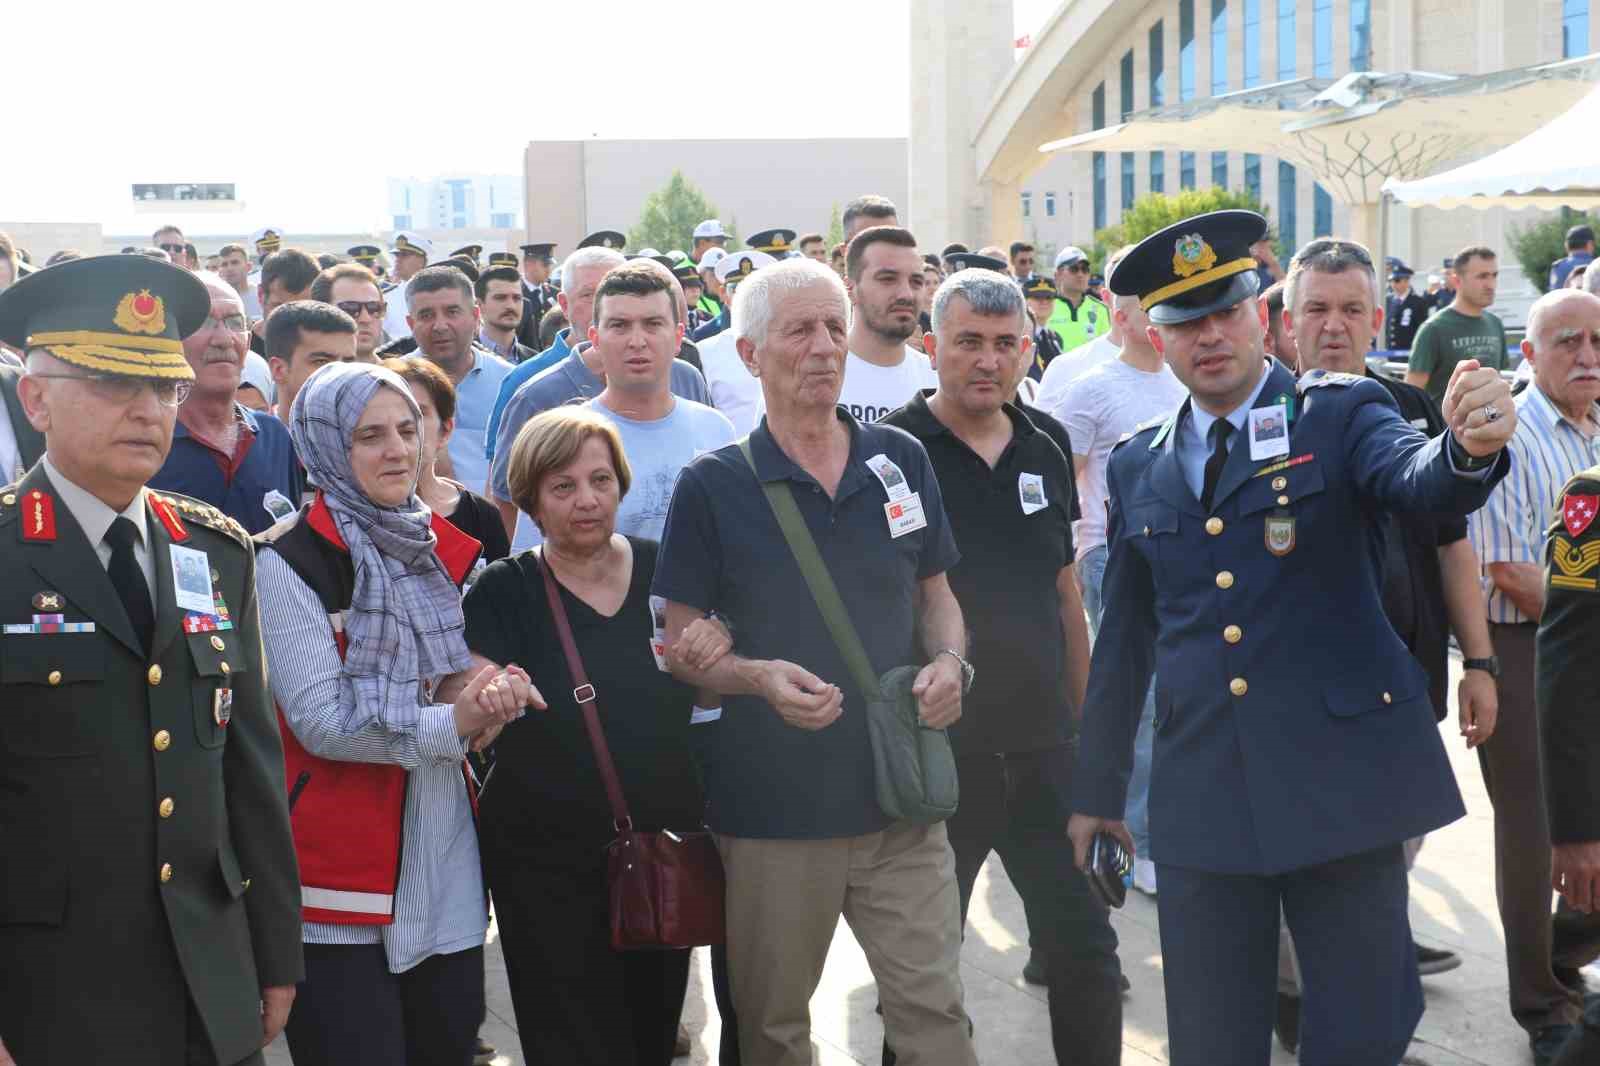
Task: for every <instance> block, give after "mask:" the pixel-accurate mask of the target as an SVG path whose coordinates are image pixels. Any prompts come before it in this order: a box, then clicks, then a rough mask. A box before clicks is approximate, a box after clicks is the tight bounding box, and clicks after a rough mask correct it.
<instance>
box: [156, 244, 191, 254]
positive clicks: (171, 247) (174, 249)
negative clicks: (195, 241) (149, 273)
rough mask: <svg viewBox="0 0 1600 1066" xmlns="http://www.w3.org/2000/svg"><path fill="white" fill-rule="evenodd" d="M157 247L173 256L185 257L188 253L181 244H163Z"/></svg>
mask: <svg viewBox="0 0 1600 1066" xmlns="http://www.w3.org/2000/svg"><path fill="white" fill-rule="evenodd" d="M157 247H159V248H160V249H161V250H162V251H163V252H171V253H172V254H173V255H184V254H185V253H187V252H188V249H187V248H185V247H184V246H183V245H181V244H162V245H157Z"/></svg>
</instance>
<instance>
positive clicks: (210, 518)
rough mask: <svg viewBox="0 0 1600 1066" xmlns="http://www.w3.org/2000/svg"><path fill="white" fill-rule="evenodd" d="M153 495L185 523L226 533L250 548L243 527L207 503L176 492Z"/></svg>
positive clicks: (247, 533) (248, 536) (247, 534)
mask: <svg viewBox="0 0 1600 1066" xmlns="http://www.w3.org/2000/svg"><path fill="white" fill-rule="evenodd" d="M153 495H154V496H155V498H156V499H157V500H159V501H160V502H162V503H164V504H166V505H167V506H168V507H173V508H176V509H177V511H178V514H180V515H181V516H183V519H184V520H185V521H187V522H193V523H194V524H195V525H197V526H204V527H205V528H207V529H213V530H216V531H217V532H218V533H226V534H227V535H228V536H230V537H232V538H233V539H234V540H236V541H238V542H239V544H240V546H241V547H244V548H248V547H249V546H250V534H249V532H248V531H246V529H245V528H244V526H242V525H240V524H239V523H238V522H237V521H236V520H235V519H233V518H232V517H230V516H228V515H225V514H223V513H222V512H221V511H219V510H217V509H216V508H215V507H213V506H211V505H210V504H209V503H205V502H203V501H201V500H197V499H195V498H193V497H192V496H184V495H182V494H181V493H176V492H160V493H154V494H153Z"/></svg>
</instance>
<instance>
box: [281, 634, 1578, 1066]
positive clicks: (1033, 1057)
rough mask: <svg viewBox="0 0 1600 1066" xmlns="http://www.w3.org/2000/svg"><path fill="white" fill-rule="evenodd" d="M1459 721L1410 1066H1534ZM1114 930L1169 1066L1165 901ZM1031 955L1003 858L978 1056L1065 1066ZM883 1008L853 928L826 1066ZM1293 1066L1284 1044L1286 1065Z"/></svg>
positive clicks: (1143, 1052) (704, 1008)
mask: <svg viewBox="0 0 1600 1066" xmlns="http://www.w3.org/2000/svg"><path fill="white" fill-rule="evenodd" d="M1452 669H1453V670H1454V669H1455V666H1454V664H1453V665H1452ZM1452 691H1454V685H1452ZM1452 723H1453V719H1452V720H1447V721H1446V723H1445V724H1444V726H1442V727H1441V730H1442V733H1443V735H1444V738H1445V743H1446V745H1447V746H1448V748H1449V751H1450V757H1451V762H1452V764H1453V765H1454V767H1455V771H1456V779H1457V781H1458V782H1459V783H1460V786H1461V791H1462V794H1463V795H1464V796H1465V798H1466V803H1467V817H1465V818H1463V819H1461V820H1460V821H1458V822H1456V823H1455V824H1454V825H1451V826H1449V827H1448V828H1446V829H1444V830H1442V831H1441V832H1439V833H1436V834H1434V835H1433V836H1430V837H1429V838H1428V842H1427V845H1426V846H1425V847H1424V848H1423V849H1422V854H1421V855H1420V857H1419V858H1418V861H1417V866H1416V869H1415V870H1414V871H1413V874H1412V878H1411V889H1412V895H1411V920H1412V925H1413V929H1414V930H1415V933H1416V937H1417V939H1418V940H1419V941H1421V942H1422V943H1424V944H1427V945H1430V946H1433V947H1441V948H1448V949H1450V950H1452V951H1455V952H1458V953H1460V955H1461V958H1462V965H1461V967H1460V968H1459V969H1457V970H1455V971H1453V972H1450V973H1447V974H1441V975H1438V976H1435V977H1428V978H1424V979H1423V987H1424V989H1425V990H1426V993H1427V1013H1426V1014H1425V1015H1424V1016H1423V1019H1422V1024H1421V1025H1420V1026H1419V1027H1418V1029H1417V1035H1416V1039H1415V1041H1414V1042H1413V1044H1412V1047H1411V1050H1410V1053H1409V1056H1408V1058H1407V1060H1406V1061H1407V1062H1408V1063H1413V1064H1416V1066H1523V1064H1526V1063H1531V1062H1532V1058H1531V1056H1530V1054H1529V1052H1528V1045H1527V1040H1526V1038H1525V1037H1524V1035H1523V1033H1522V1030H1521V1029H1520V1028H1518V1027H1517V1026H1516V1024H1515V1023H1513V1022H1512V1020H1511V1015H1510V1012H1509V1010H1508V1007H1507V1004H1506V976H1505V955H1504V950H1505V946H1504V941H1503V940H1502V938H1501V932H1500V920H1499V917H1498V915H1497V913H1496V910H1495V898H1494V850H1493V843H1494V822H1493V816H1492V811H1491V809H1490V806H1489V800H1488V797H1487V796H1486V795H1485V794H1484V790H1483V779H1482V777H1481V776H1480V774H1479V771H1478V760H1477V756H1476V755H1474V754H1472V753H1470V752H1468V751H1466V750H1465V748H1464V746H1463V744H1462V742H1461V740H1460V738H1459V737H1458V736H1457V735H1456V732H1455V728H1454V726H1453V724H1452ZM1114 923H1115V925H1116V929H1117V935H1118V937H1119V938H1120V939H1121V942H1122V947H1121V951H1120V954H1121V957H1122V964H1123V968H1124V970H1125V971H1126V973H1127V974H1128V977H1129V979H1130V980H1131V981H1132V983H1133V991H1132V994H1131V995H1130V996H1128V997H1127V998H1126V1000H1125V1002H1124V1011H1125V1014H1124V1029H1123V1032H1124V1045H1125V1047H1124V1054H1123V1062H1124V1063H1125V1064H1127V1066H1147V1064H1152V1063H1165V1062H1167V1061H1168V1057H1167V1046H1166V997H1165V995H1164V994H1163V991H1162V983H1161V951H1160V944H1159V938H1158V931H1157V919H1156V905H1155V902H1154V901H1153V900H1151V899H1148V898H1146V897H1144V896H1142V895H1139V894H1138V893H1130V894H1129V900H1128V904H1127V906H1126V907H1124V908H1123V909H1122V910H1121V911H1119V912H1118V913H1117V914H1116V915H1115V918H1114ZM491 932H492V931H491ZM1027 954H1028V949H1027V924H1026V922H1025V921H1024V918H1023V912H1022V902H1021V900H1020V899H1019V898H1018V896H1017V894H1016V891H1015V890H1014V889H1013V888H1012V886H1011V882H1010V881H1009V879H1007V877H1006V874H1005V869H1004V867H1003V866H1002V865H1001V864H1000V862H999V860H998V859H991V860H990V862H989V865H988V866H987V867H986V868H985V870H984V873H983V875H982V876H981V878H980V879H979V881H978V885H977V889H976V891H975V894H974V896H973V901H972V908H971V914H970V919H969V925H968V929H967V939H966V945H965V948H964V949H963V951H962V972H963V978H964V980H965V983H966V993H967V1008H968V1011H969V1012H970V1013H971V1014H972V1016H973V1019H974V1020H975V1022H976V1025H977V1036H976V1039H977V1042H978V1056H979V1058H980V1060H982V1061H983V1062H985V1063H998V1064H1006V1066H1035V1064H1037V1066H1048V1064H1050V1063H1051V1062H1053V1061H1054V1057H1053V1054H1052V1051H1051V1047H1050V1031H1049V1017H1048V1013H1047V1010H1046V1006H1045V994H1044V990H1043V989H1039V988H1034V987H1031V986H1029V985H1027V984H1024V983H1023V981H1022V977H1021V973H1022V966H1023V963H1024V962H1026V961H1027ZM1589 977H1590V981H1591V983H1593V984H1597V985H1600V970H1597V969H1593V968H1592V969H1591V970H1590V972H1589ZM488 997H489V1011H490V1018H489V1024H488V1025H487V1027H486V1028H485V1029H484V1035H485V1036H486V1037H487V1038H488V1039H489V1041H490V1042H491V1043H493V1044H494V1045H495V1046H496V1047H497V1048H498V1049H499V1050H500V1054H499V1056H498V1057H497V1058H496V1059H495V1060H494V1061H495V1066H524V1059H523V1057H522V1054H521V1050H520V1048H519V1046H518V1042H517V1036H516V1028H517V1023H516V1017H515V1015H514V1014H513V1012H512V1010H511V1001H510V997H509V995H508V994H507V991H506V983H505V966H504V963H503V961H502V958H501V955H500V951H499V945H498V943H491V945H490V949H489V953H488ZM875 1003H876V994H875V992H874V989H873V982H872V975H871V972H870V971H869V969H868V967H867V963H866V958H865V956H864V955H863V954H862V953H861V949H860V948H859V947H858V946H857V945H856V942H855V938H854V937H853V936H852V935H851V934H850V931H849V929H848V928H846V927H845V926H844V924H843V923H841V924H840V926H839V929H838V931H837V933H836V934H835V936H834V942H833V950H832V952H831V953H830V955H829V957H828V965H827V968H826V969H825V970H824V972H823V975H822V982H821V984H820V986H819V987H818V989H817V993H816V996H815V997H814V998H813V999H812V1001H811V1009H812V1040H813V1044H814V1046H815V1048H816V1063H817V1066H847V1064H862V1066H866V1064H875V1063H877V1062H878V1061H879V1059H878V1056H879V1046H880V1041H881V1040H882V1037H883V1026H882V1022H881V1020H880V1019H879V1018H878V1016H877V1015H876V1014H875V1013H874V1012H873V1007H874V1005H875ZM684 1021H685V1023H686V1025H687V1026H688V1030H689V1032H690V1034H691V1035H692V1036H693V1038H694V1050H693V1053H692V1055H691V1057H690V1058H689V1059H687V1060H684V1059H680V1060H678V1061H679V1062H689V1063H691V1064H693V1066H700V1064H705V1063H715V1062H716V1050H717V1042H718V1037H719V1033H720V1030H721V1026H720V1024H719V1022H718V1020H717V1011H716V1006H715V1003H714V1002H713V1000H712V996H711V964H710V956H709V953H707V952H706V951H704V950H702V951H697V952H695V955H694V966H693V970H692V973H691V975H690V987H689V997H688V1003H687V1005H686V1008H685V1011H684ZM267 1061H268V1063H269V1064H271V1066H288V1063H289V1056H288V1053H287V1051H286V1050H285V1049H284V1048H283V1046H282V1041H279V1042H278V1043H277V1044H275V1045H274V1046H273V1048H272V1049H270V1050H269V1053H268V1056H267ZM1293 1062H1294V1058H1293V1056H1291V1055H1289V1054H1287V1053H1285V1052H1284V1051H1283V1049H1282V1048H1280V1047H1278V1046H1277V1045H1276V1043H1274V1046H1273V1056H1272V1063H1273V1066H1289V1064H1292V1063H1293ZM526 1066H555V1064H543V1063H532V1064H526Z"/></svg>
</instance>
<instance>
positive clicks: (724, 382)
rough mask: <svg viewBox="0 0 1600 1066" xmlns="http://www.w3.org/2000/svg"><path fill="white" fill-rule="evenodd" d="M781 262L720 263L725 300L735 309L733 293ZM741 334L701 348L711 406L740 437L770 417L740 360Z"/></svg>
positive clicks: (745, 256)
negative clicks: (747, 280) (766, 416)
mask: <svg viewBox="0 0 1600 1066" xmlns="http://www.w3.org/2000/svg"><path fill="white" fill-rule="evenodd" d="M775 262H777V260H776V259H773V258H772V256H770V255H768V254H767V253H765V252H735V253H734V254H733V255H728V256H723V257H720V258H719V259H718V261H717V266H716V272H717V280H718V281H720V282H721V283H722V288H723V294H724V296H723V298H724V300H726V301H727V306H729V307H730V308H731V307H732V306H733V290H734V289H735V288H737V287H738V285H739V283H740V282H741V281H743V280H744V279H745V278H747V277H749V276H750V275H751V274H752V273H754V272H755V271H757V270H760V269H761V268H762V267H764V266H767V265H768V264H769V263H775ZM736 334H737V331H736V330H732V329H725V330H723V331H722V332H721V333H718V334H717V335H716V336H714V337H712V338H711V339H710V340H706V341H703V342H701V344H700V369H701V371H702V372H703V373H704V374H705V376H706V388H707V389H708V390H709V391H710V393H711V405H712V406H713V407H715V408H716V409H717V410H718V411H721V412H722V413H723V414H724V415H726V416H727V418H728V421H729V422H732V423H733V430H734V433H735V434H736V436H737V437H742V436H744V435H745V434H746V433H749V432H750V431H751V430H752V429H755V428H756V425H757V424H758V423H759V422H760V421H761V416H762V415H764V414H766V411H767V404H766V400H765V399H763V397H762V395H761V382H759V381H757V380H756V378H755V375H753V374H751V373H750V368H749V367H747V366H745V363H744V360H743V359H740V358H739V349H738V347H737V344H738V340H739V338H738V336H737V335H736Z"/></svg>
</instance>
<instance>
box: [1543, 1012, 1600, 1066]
mask: <svg viewBox="0 0 1600 1066" xmlns="http://www.w3.org/2000/svg"><path fill="white" fill-rule="evenodd" d="M1596 1062H1600V997H1593V996H1591V997H1590V998H1589V1000H1588V1002H1587V1003H1585V1005H1584V1010H1583V1020H1582V1021H1580V1022H1578V1026H1577V1030H1576V1031H1575V1032H1574V1033H1573V1034H1572V1038H1571V1039H1570V1040H1568V1041H1567V1043H1566V1046H1565V1047H1563V1048H1562V1049H1561V1054H1559V1055H1557V1056H1556V1058H1555V1062H1554V1063H1553V1066H1592V1064H1593V1063H1596Z"/></svg>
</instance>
